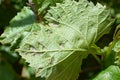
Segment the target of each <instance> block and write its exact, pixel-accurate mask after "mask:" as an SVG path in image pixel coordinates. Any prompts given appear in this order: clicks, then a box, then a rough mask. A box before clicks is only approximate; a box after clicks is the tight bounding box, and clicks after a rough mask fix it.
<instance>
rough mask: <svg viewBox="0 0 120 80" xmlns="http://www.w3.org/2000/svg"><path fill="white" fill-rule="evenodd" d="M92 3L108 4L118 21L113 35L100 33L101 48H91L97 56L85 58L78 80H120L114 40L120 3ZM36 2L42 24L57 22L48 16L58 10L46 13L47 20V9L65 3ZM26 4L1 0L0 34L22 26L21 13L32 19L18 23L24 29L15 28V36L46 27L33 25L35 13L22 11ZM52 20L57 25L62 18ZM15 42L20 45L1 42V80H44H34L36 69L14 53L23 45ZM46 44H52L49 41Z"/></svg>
mask: <svg viewBox="0 0 120 80" xmlns="http://www.w3.org/2000/svg"><path fill="white" fill-rule="evenodd" d="M68 1H69V0H68ZM76 1H78V0H76ZM89 1H92V2H93V3H94V5H96V4H97V2H99V3H101V4H102V5H106V6H107V8H108V9H111V12H112V18H113V19H115V21H114V24H113V25H112V27H111V30H110V32H109V33H108V34H105V35H102V34H101V35H102V37H101V38H100V39H99V40H98V41H97V40H96V41H97V42H96V43H95V44H96V45H97V46H98V47H96V46H95V45H93V47H92V48H93V49H91V50H93V51H92V52H96V53H98V55H97V56H96V55H95V56H93V55H92V54H90V55H88V57H87V58H86V59H84V60H83V62H82V65H81V70H82V71H81V72H80V73H79V77H78V80H92V79H93V80H102V79H103V78H105V80H120V75H119V74H120V68H119V64H120V63H119V59H120V58H119V39H118V40H117V41H116V42H115V40H113V35H114V32H115V28H116V26H117V25H118V24H120V0H89ZM33 2H34V3H35V9H34V10H35V13H36V11H38V14H39V15H40V18H41V20H42V21H45V19H47V20H48V21H49V22H55V21H54V20H53V19H51V17H49V16H50V15H51V14H52V13H55V12H54V9H56V8H54V7H53V8H52V9H53V10H51V11H49V13H48V14H47V16H46V17H45V18H44V16H45V15H46V12H47V10H49V9H50V7H49V6H56V5H55V4H56V3H63V2H64V0H56V1H55V0H44V1H43V0H33ZM26 3H28V1H27V0H1V1H0V34H2V33H3V32H4V29H6V28H8V30H11V27H10V26H13V27H14V26H19V25H17V24H18V23H19V22H15V19H17V18H19V19H21V14H24V15H23V16H22V17H23V18H24V17H25V16H30V17H29V18H28V19H26V20H23V21H21V23H19V24H20V25H22V26H23V27H24V29H23V28H16V27H15V28H14V30H16V33H15V34H17V31H20V30H22V29H23V30H25V31H26V32H25V31H23V32H22V33H23V34H25V35H26V34H27V32H28V33H29V30H31V31H30V32H34V31H36V32H37V30H38V31H39V30H40V28H39V27H41V26H44V25H41V26H37V24H31V23H33V22H36V17H35V15H34V14H33V12H31V13H29V12H30V11H29V9H27V8H24V9H22V8H23V7H24V6H27V4H26ZM68 3H69V2H68ZM58 7H59V4H58ZM21 9H22V10H23V13H21V14H20V13H19V14H17V13H18V12H20V11H21ZM24 11H25V12H24ZM27 11H28V12H27ZM26 13H27V14H26ZM28 14H29V15H28ZM36 14H37V13H36ZM16 15H20V16H19V17H17V18H16V17H14V16H16ZM31 15H32V16H31ZM13 17H14V18H13ZM52 17H53V18H54V17H55V19H56V20H58V21H57V22H60V21H62V19H59V17H58V16H57V15H56V14H55V15H52ZM12 18H13V19H12ZM37 18H39V17H37ZM68 19H69V17H68ZM10 20H11V21H10ZM27 20H28V21H27ZM38 22H39V21H38ZM57 22H55V23H56V24H57ZM47 23H48V22H46V24H47ZM24 24H26V25H24ZM28 24H29V25H28ZM8 25H9V26H8ZM33 26H35V28H33ZM42 29H43V31H44V29H46V28H42ZM48 30H51V29H48ZM61 30H62V29H61ZM63 30H64V29H63ZM51 31H54V30H51ZM58 31H59V29H58ZM44 33H45V32H44ZM48 33H49V32H48ZM48 33H45V35H44V36H46V35H47V36H49V35H48ZM56 33H57V31H56ZM61 33H62V32H61ZM41 34H42V33H41ZM25 35H24V36H25ZM31 35H33V37H37V36H34V34H31ZM31 35H30V36H27V39H28V38H30V37H31ZM52 35H53V36H54V34H52ZM24 36H23V37H24ZM40 36H43V35H40ZM44 36H43V37H44ZM19 37H20V36H18V35H17V37H16V36H13V37H10V38H7V39H6V40H5V41H6V42H12V41H13V40H12V38H13V39H14V38H16V39H17V38H19ZM3 38H4V37H1V38H0V39H3ZM53 38H54V37H53ZM20 39H21V38H19V40H20ZM37 39H39V38H37ZM46 39H49V38H46ZM5 41H4V43H6V42H5ZM15 42H17V43H19V41H16V40H15V41H14V42H13V43H11V44H3V43H0V80H45V79H44V78H41V77H37V78H36V77H35V75H36V74H35V70H33V68H31V67H29V66H28V64H29V63H26V61H25V60H24V59H23V58H24V56H22V57H23V58H21V56H20V55H19V54H18V52H16V51H15V47H18V46H19V45H21V44H15ZM26 42H29V41H27V40H26ZM47 42H49V40H48V41H47ZM114 42H115V45H112V49H111V43H114ZM12 44H15V45H12ZM30 44H31V45H32V46H34V45H36V44H32V41H31V43H30ZM45 44H46V43H45ZM11 45H12V46H11ZM23 45H25V46H23ZM56 45H57V44H56ZM22 46H23V47H20V49H27V48H26V44H24V43H22ZM53 47H54V46H53ZM48 48H49V47H48ZM19 52H20V53H21V51H19ZM101 52H102V54H101ZM22 53H23V52H22ZM99 53H100V54H99ZM76 55H77V54H76ZM25 57H28V59H29V56H25ZM75 57H77V56H75ZM85 57H86V56H85ZM35 58H36V57H35ZM35 58H33V59H35ZM27 62H30V63H31V62H32V61H29V60H28V61H27ZM38 63H39V62H38ZM38 63H37V64H38ZM76 64H77V61H76ZM30 65H32V66H33V65H34V64H30ZM45 65H46V64H45ZM65 65H67V64H65ZM35 67H36V65H35ZM68 69H69V68H68ZM48 73H49V72H48ZM38 75H39V74H38ZM63 75H64V74H63ZM43 76H46V75H45V73H44V71H43ZM52 76H53V77H54V76H57V74H53V75H52ZM50 77H51V76H50ZM73 77H74V76H73ZM48 80H51V78H48ZM55 80H56V79H55ZM58 80H59V79H58ZM65 80H67V79H65ZM73 80H74V79H73Z"/></svg>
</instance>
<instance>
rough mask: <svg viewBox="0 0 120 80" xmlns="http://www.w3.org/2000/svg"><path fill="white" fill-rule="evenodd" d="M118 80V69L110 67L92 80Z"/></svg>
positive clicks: (119, 74) (119, 75) (119, 71)
mask: <svg viewBox="0 0 120 80" xmlns="http://www.w3.org/2000/svg"><path fill="white" fill-rule="evenodd" d="M103 78H104V80H120V68H119V67H118V66H114V65H111V66H109V67H108V68H107V69H105V70H104V71H102V72H100V73H99V74H98V75H97V77H95V78H94V79H93V80H103Z"/></svg>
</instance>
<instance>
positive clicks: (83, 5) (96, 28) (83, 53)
mask: <svg viewBox="0 0 120 80" xmlns="http://www.w3.org/2000/svg"><path fill="white" fill-rule="evenodd" d="M109 15H110V13H109V10H106V8H105V6H102V5H100V4H97V5H96V6H94V5H93V4H92V3H89V2H87V1H80V2H75V1H70V2H69V3H65V4H57V6H56V7H52V8H51V9H50V10H49V13H48V14H47V15H46V16H45V18H46V20H48V21H49V23H50V25H49V26H50V27H49V26H44V25H42V24H39V27H40V31H31V32H30V33H29V34H28V35H27V36H26V37H25V38H24V41H23V42H22V44H21V46H20V48H19V49H18V51H19V53H20V55H21V56H22V57H23V58H25V59H26V61H27V62H28V63H30V66H31V67H34V68H35V69H36V76H41V77H45V78H46V79H47V80H76V79H77V77H78V74H79V72H80V67H81V63H82V60H83V59H84V58H86V57H87V55H88V54H89V49H90V46H91V44H93V43H95V42H96V41H97V40H98V39H99V38H100V37H101V36H102V35H103V34H105V33H106V32H108V31H109V29H110V25H111V24H112V23H113V20H110V17H109ZM56 23H57V24H56Z"/></svg>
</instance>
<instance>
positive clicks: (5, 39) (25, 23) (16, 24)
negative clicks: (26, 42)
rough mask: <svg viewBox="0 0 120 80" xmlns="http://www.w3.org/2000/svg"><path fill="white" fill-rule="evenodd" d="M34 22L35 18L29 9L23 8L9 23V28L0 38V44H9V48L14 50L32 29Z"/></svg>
mask: <svg viewBox="0 0 120 80" xmlns="http://www.w3.org/2000/svg"><path fill="white" fill-rule="evenodd" d="M35 21H36V17H35V15H34V13H33V12H32V11H31V10H30V8H29V7H24V8H23V9H22V11H21V12H19V13H18V14H17V16H15V17H14V18H13V19H12V20H11V21H10V26H9V27H6V29H5V31H4V33H3V34H2V35H1V36H0V42H1V43H2V44H11V47H13V48H14V47H15V48H16V46H18V43H19V42H20V41H21V39H22V38H23V37H24V36H25V35H26V34H27V33H28V31H30V30H31V29H32V26H33V23H34V22H35ZM31 25H32V26H31Z"/></svg>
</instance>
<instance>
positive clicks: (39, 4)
mask: <svg viewBox="0 0 120 80" xmlns="http://www.w3.org/2000/svg"><path fill="white" fill-rule="evenodd" d="M32 1H33V3H35V6H36V8H37V9H38V13H39V14H41V13H43V12H45V10H46V9H48V8H49V6H55V4H56V3H62V2H64V1H65V0H44V1H43V0H32Z"/></svg>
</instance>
